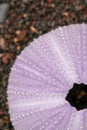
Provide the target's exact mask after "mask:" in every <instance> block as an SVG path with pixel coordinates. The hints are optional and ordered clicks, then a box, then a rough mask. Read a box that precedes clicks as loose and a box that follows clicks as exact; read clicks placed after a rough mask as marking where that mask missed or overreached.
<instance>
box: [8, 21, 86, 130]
mask: <svg viewBox="0 0 87 130" xmlns="http://www.w3.org/2000/svg"><path fill="white" fill-rule="evenodd" d="M73 83H85V84H87V25H86V24H84V23H83V24H74V25H68V26H64V27H58V28H57V29H55V30H54V31H51V32H48V33H47V34H44V35H42V36H40V37H39V38H37V39H35V40H34V41H33V42H31V43H30V44H29V45H28V46H27V47H26V48H25V49H24V50H23V51H22V53H21V54H20V55H19V56H18V57H17V59H16V61H15V63H14V65H13V67H12V69H11V73H10V76H9V82H8V91H7V93H8V102H9V113H10V117H11V121H12V124H13V126H14V128H15V130H87V109H84V110H80V111H77V110H76V109H75V107H71V106H70V104H69V103H68V102H67V101H66V100H65V97H66V95H67V93H68V91H69V89H70V88H72V86H73Z"/></svg>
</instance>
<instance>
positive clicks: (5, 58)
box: [2, 52, 14, 64]
mask: <svg viewBox="0 0 87 130" xmlns="http://www.w3.org/2000/svg"><path fill="white" fill-rule="evenodd" d="M13 57H14V56H13V54H12V53H10V52H8V53H6V54H5V55H4V56H3V57H2V62H3V63H4V64H8V63H9V61H10V60H11V59H12V58H13Z"/></svg>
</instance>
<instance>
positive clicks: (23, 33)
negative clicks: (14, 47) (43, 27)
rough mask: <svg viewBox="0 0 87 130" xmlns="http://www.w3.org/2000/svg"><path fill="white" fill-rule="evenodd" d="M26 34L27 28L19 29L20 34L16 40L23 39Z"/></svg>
mask: <svg viewBox="0 0 87 130" xmlns="http://www.w3.org/2000/svg"><path fill="white" fill-rule="evenodd" d="M26 34H27V30H26V29H23V30H21V32H20V34H19V35H18V37H17V39H18V41H22V40H24V39H25V37H26Z"/></svg>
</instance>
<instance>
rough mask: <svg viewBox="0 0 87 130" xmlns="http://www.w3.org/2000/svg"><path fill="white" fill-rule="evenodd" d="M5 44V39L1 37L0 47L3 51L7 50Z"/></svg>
mask: <svg viewBox="0 0 87 130" xmlns="http://www.w3.org/2000/svg"><path fill="white" fill-rule="evenodd" d="M7 45H8V44H7V42H6V39H5V38H4V37H1V38H0V47H1V48H2V49H4V50H7Z"/></svg>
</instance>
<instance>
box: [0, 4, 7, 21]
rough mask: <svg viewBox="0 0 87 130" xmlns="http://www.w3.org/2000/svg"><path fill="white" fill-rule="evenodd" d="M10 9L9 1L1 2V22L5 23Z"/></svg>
mask: <svg viewBox="0 0 87 130" xmlns="http://www.w3.org/2000/svg"><path fill="white" fill-rule="evenodd" d="M8 10H9V4H8V3H2V4H0V23H3V22H4V21H5V19H6V17H7V14H8Z"/></svg>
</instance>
